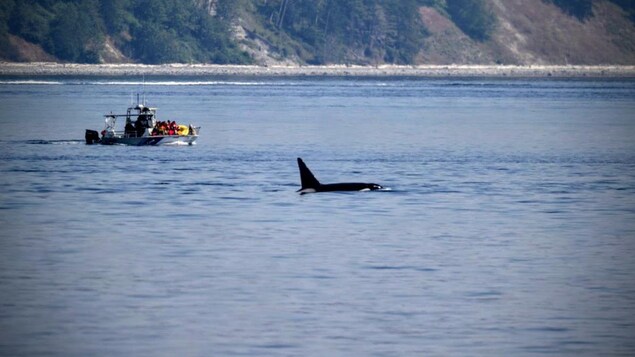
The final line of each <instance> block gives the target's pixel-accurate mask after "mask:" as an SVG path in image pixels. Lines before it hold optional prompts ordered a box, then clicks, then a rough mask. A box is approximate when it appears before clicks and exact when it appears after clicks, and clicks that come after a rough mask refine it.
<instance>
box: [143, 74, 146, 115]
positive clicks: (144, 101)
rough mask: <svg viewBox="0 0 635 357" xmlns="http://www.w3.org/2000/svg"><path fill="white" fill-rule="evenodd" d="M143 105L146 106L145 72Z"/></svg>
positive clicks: (144, 78)
mask: <svg viewBox="0 0 635 357" xmlns="http://www.w3.org/2000/svg"><path fill="white" fill-rule="evenodd" d="M143 106H144V107H145V106H146V74H145V73H144V74H143Z"/></svg>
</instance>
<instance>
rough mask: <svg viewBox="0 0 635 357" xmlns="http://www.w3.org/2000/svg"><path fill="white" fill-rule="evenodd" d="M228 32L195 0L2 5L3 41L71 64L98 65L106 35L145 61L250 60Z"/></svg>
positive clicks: (8, 0) (26, 0)
mask: <svg viewBox="0 0 635 357" xmlns="http://www.w3.org/2000/svg"><path fill="white" fill-rule="evenodd" d="M229 29H230V24H229V23H228V22H227V21H224V20H223V17H222V16H215V17H212V16H209V14H208V13H206V12H205V11H202V10H201V8H200V7H199V6H197V4H196V2H195V1H192V0H66V1H59V0H2V1H0V36H1V37H3V38H6V36H7V34H8V33H10V34H14V35H17V36H19V37H22V38H23V39H25V40H27V41H29V42H32V43H34V44H37V45H40V46H41V47H42V48H43V49H44V50H45V51H47V52H48V53H50V54H52V55H54V56H56V57H57V58H59V59H61V60H64V61H69V62H86V63H96V62H99V61H100V53H102V51H103V47H104V44H105V38H106V36H109V37H110V39H111V40H112V41H113V42H114V45H115V46H116V47H117V48H118V49H120V50H121V51H122V52H123V54H124V55H126V56H127V57H128V58H130V59H132V60H134V61H137V62H142V63H169V62H182V63H188V62H204V63H248V62H250V60H251V59H250V58H249V56H248V55H247V54H245V53H244V52H242V51H240V50H239V49H238V47H237V46H236V44H235V43H234V42H233V41H232V40H231V36H230V32H229ZM3 42H4V43H5V44H6V41H3ZM0 50H1V49H0Z"/></svg>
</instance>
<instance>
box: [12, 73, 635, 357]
mask: <svg viewBox="0 0 635 357" xmlns="http://www.w3.org/2000/svg"><path fill="white" fill-rule="evenodd" d="M134 81H136V82H134ZM140 87H141V86H140V85H139V81H138V80H135V79H129V78H116V79H86V78H84V79H76V78H75V79H74V78H62V79H50V78H48V79H38V78H35V79H32V80H30V81H25V80H23V79H6V78H4V79H0V125H1V129H0V185H1V186H2V188H3V189H2V190H1V191H0V355H2V356H22V355H28V356H33V355H54V356H97V355H110V356H112V355H120V356H122V355H134V356H210V355H217V356H232V355H248V356H268V355H275V356H286V355H289V356H396V355H408V356H423V355H443V356H445V355H461V356H465V355H478V356H490V355H505V356H509V355H589V356H596V355H624V356H632V355H634V354H635V326H634V324H635V279H634V278H635V81H627V80H624V81H620V80H612V81H557V80H553V81H541V80H529V81H525V80H509V81H506V80H487V79H472V80H455V79H453V80H422V79H419V80H416V79H410V80H409V79H395V80H391V79H378V80H354V79H328V80H318V79H271V80H269V79H220V80H219V79H200V80H198V79H197V80H196V81H192V80H191V79H185V78H184V79H176V80H175V79H173V78H172V79H165V80H163V79H152V80H147V83H146V86H145V92H146V97H147V100H148V104H149V105H151V106H157V107H159V116H160V118H161V119H163V120H168V119H170V120H176V121H178V122H182V123H193V124H197V125H201V126H202V127H203V128H202V131H201V137H200V138H199V141H198V143H197V145H195V146H191V147H121V146H112V147H104V146H86V145H84V144H83V135H84V129H87V128H90V129H97V130H101V129H102V128H103V117H102V115H103V114H104V113H107V112H109V111H111V110H112V111H115V112H118V111H122V110H125V107H126V106H127V105H128V104H129V103H130V94H131V92H136V91H137V90H139V88H140ZM296 157H302V158H304V160H305V162H306V163H307V165H308V166H309V167H310V168H311V169H312V170H313V171H314V173H315V174H316V176H317V177H318V179H320V180H321V181H323V182H325V183H327V182H339V181H362V182H363V181H368V182H376V183H379V184H382V185H384V186H387V187H389V188H391V191H382V192H361V193H323V194H314V195H303V196H300V195H298V194H297V193H296V192H295V191H296V190H297V189H298V188H299V175H298V169H297V166H296V161H295V159H296Z"/></svg>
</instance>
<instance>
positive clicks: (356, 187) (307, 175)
mask: <svg viewBox="0 0 635 357" xmlns="http://www.w3.org/2000/svg"><path fill="white" fill-rule="evenodd" d="M298 167H299V168H300V181H301V184H302V188H300V189H299V190H298V191H297V192H300V194H305V193H314V192H334V191H375V190H380V189H382V188H383V187H382V186H381V185H378V184H376V183H363V182H343V183H329V184H321V183H320V181H318V180H317V179H316V178H315V176H313V173H312V172H311V170H309V168H308V167H307V166H306V164H305V163H304V161H302V159H301V158H298Z"/></svg>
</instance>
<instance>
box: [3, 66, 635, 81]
mask: <svg viewBox="0 0 635 357" xmlns="http://www.w3.org/2000/svg"><path fill="white" fill-rule="evenodd" d="M141 75H145V76H248V77H249V76H253V77H267V76H272V77H298V76H300V77H301V76H312V77H320V76H331V77H424V78H425V77H501V78H505V77H509V78H523V77H555V78H583V77H590V78H617V77H635V66H489V65H448V66H446V65H420V66H377V67H367V66H345V65H335V66H268V67H265V66H233V65H208V64H165V65H142V64H99V65H89V64H60V63H49V62H42V63H8V62H0V76H141Z"/></svg>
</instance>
